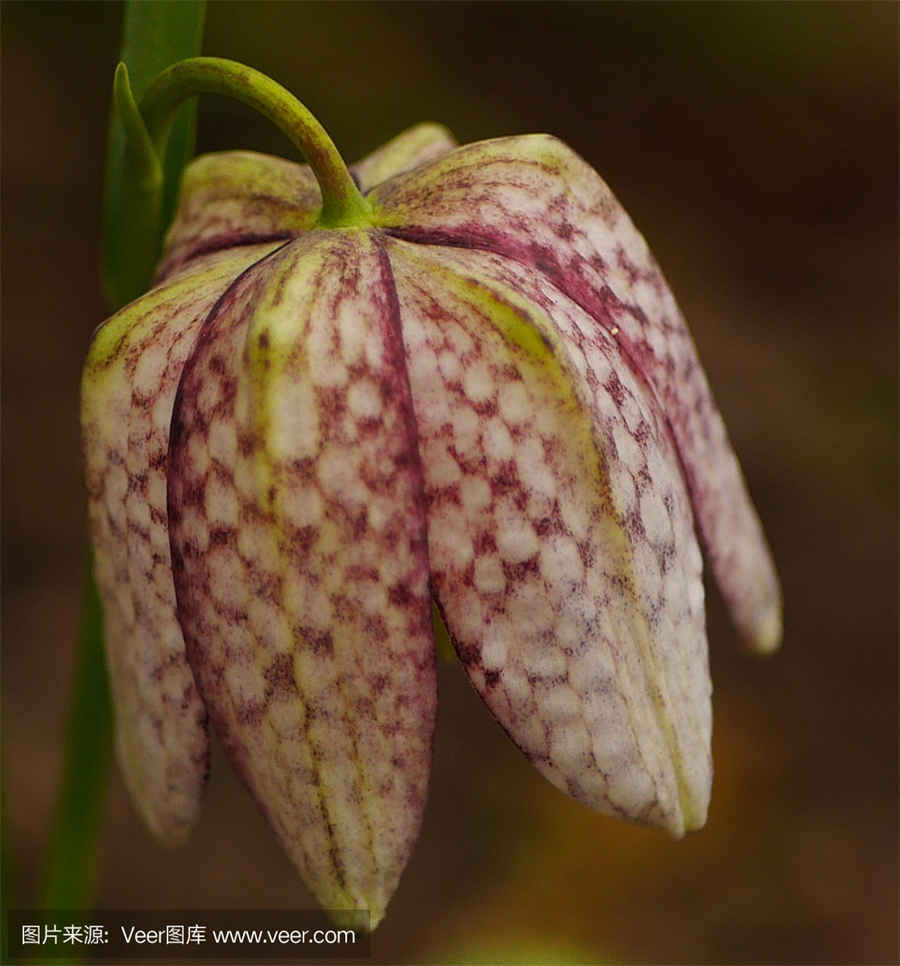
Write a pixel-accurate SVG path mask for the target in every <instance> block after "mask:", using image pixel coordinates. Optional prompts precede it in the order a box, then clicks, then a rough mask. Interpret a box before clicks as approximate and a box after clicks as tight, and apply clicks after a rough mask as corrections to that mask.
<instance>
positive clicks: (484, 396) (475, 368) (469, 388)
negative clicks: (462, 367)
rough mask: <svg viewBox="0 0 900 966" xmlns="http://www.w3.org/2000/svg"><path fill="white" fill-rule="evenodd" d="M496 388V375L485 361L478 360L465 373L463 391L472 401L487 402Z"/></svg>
mask: <svg viewBox="0 0 900 966" xmlns="http://www.w3.org/2000/svg"><path fill="white" fill-rule="evenodd" d="M495 388H496V383H495V381H494V377H493V375H492V374H491V371H490V369H489V368H488V367H487V365H486V364H485V363H484V362H481V361H476V362H474V363H473V364H472V365H471V366H469V367H468V368H467V369H466V371H465V372H464V373H463V392H464V393H465V394H466V397H467V398H468V399H469V400H471V401H472V402H475V403H479V402H485V401H487V400H488V399H490V398H491V396H492V395H493V393H494V390H495Z"/></svg>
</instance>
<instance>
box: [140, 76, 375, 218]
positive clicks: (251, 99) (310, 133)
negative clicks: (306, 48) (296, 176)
mask: <svg viewBox="0 0 900 966" xmlns="http://www.w3.org/2000/svg"><path fill="white" fill-rule="evenodd" d="M197 94H224V95H226V96H228V97H233V98H235V99H236V100H239V101H241V102H242V103H244V104H246V105H248V106H249V107H252V108H253V109H254V110H257V111H259V112H260V113H261V114H263V115H265V116H266V117H267V118H269V120H270V121H272V122H273V123H274V124H276V125H277V126H278V127H279V128H280V129H281V130H282V131H283V132H284V133H285V134H286V135H287V136H288V138H290V140H291V141H292V143H293V144H294V145H295V146H296V147H297V148H299V150H300V151H301V153H302V154H303V156H304V157H305V158H306V161H307V163H308V164H309V166H310V167H311V168H312V171H313V174H314V175H315V176H316V180H317V181H318V182H319V187H320V188H321V190H322V200H323V204H322V214H321V216H320V222H321V224H323V225H325V226H327V227H338V226H340V225H356V224H365V223H368V221H369V204H368V202H367V201H366V200H365V199H364V198H363V196H362V195H361V194H360V192H359V189H358V188H357V187H356V184H355V183H354V181H353V179H352V178H351V177H350V172H349V171H348V170H347V165H346V164H344V161H343V159H342V158H341V156H340V154H339V153H338V150H337V148H336V147H335V146H334V142H333V141H332V140H331V138H330V137H329V136H328V134H327V132H326V131H325V129H324V128H323V127H322V125H321V124H319V122H318V121H317V120H316V119H315V117H313V115H312V114H311V113H310V112H309V111H308V110H307V109H306V108H305V107H304V106H303V105H302V104H301V103H300V101H298V100H297V98H296V97H294V95H293V94H291V93H290V92H289V91H287V90H286V89H285V88H283V87H282V86H281V85H280V84H277V83H276V82H275V81H273V80H272V79H271V78H269V77H266V75H265V74H262V73H260V72H259V71H258V70H254V69H253V68H252V67H247V66H245V65H244V64H239V63H237V62H236V61H233V60H224V59H222V58H220V57H191V58H189V59H187V60H183V61H181V62H180V63H178V64H174V65H173V66H172V67H169V68H168V69H167V70H164V71H163V72H162V73H161V74H160V75H159V76H158V77H156V79H155V80H153V81H152V82H151V83H150V86H149V87H148V88H147V90H146V92H145V94H144V96H143V98H142V99H141V102H140V108H141V114H142V115H143V117H144V121H145V122H146V124H147V129H148V131H149V132H150V136H151V138H152V139H153V143H154V145H155V146H156V150H157V153H161V147H162V146H163V145H164V143H165V138H166V134H167V131H168V126H169V124H170V123H171V120H172V117H173V116H174V113H175V111H176V109H177V108H178V106H179V105H180V104H181V102H182V101H184V100H186V99H187V98H189V97H194V96H195V95H197Z"/></svg>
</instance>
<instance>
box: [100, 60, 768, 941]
mask: <svg viewBox="0 0 900 966" xmlns="http://www.w3.org/2000/svg"><path fill="white" fill-rule="evenodd" d="M186 64H187V65H193V66H192V67H190V66H189V67H188V68H185V67H184V65H179V69H181V71H182V73H181V75H177V74H176V75H174V76H176V77H178V76H180V77H181V78H182V81H181V83H182V84H183V83H184V81H183V79H184V77H192V78H193V80H192V81H191V83H192V84H193V85H194V87H193V89H192V90H191V92H193V93H196V90H197V89H203V90H223V89H224V88H225V87H226V86H227V85H228V83H231V82H230V81H229V80H228V78H234V77H237V78H238V79H239V80H240V81H241V83H246V82H247V78H248V77H250V76H251V75H253V79H255V78H257V77H258V75H255V72H249V73H248V69H246V68H240V69H238V67H237V65H233V64H230V62H224V61H212V60H209V59H200V60H196V61H190V62H186ZM191 70H193V74H191ZM167 76H168V77H170V78H171V77H172V76H173V75H172V73H171V72H168V73H167V75H163V77H164V78H165V77H167ZM197 78H200V80H199V81H198V80H197ZM223 78H224V79H223ZM166 83H167V82H166V81H163V82H162V83H161V84H158V85H157V87H156V88H153V87H151V90H150V91H149V92H148V95H147V97H148V100H147V101H146V102H145V104H144V105H143V112H144V116H145V117H146V118H147V119H148V126H149V127H150V128H151V131H152V129H153V123H154V122H153V119H154V117H156V116H157V115H160V116H162V115H165V110H164V108H166V109H168V108H169V107H170V104H169V102H168V101H167V98H168V99H169V100H172V97H173V96H174V95H171V93H170V92H171V90H172V89H173V85H172V82H168V83H169V86H168V87H167V86H166ZM267 83H268V84H269V85H270V88H269V90H270V91H271V89H274V88H275V85H271V82H267ZM277 90H278V91H279V92H280V93H279V94H278V96H279V97H280V98H281V100H279V101H278V111H276V110H274V109H272V108H271V107H270V108H268V113H269V114H270V116H273V117H274V119H275V120H276V121H278V123H280V124H281V125H282V127H284V128H285V129H286V130H287V129H289V128H290V129H291V131H292V132H293V133H294V134H295V135H296V137H295V140H297V142H298V143H299V144H300V146H301V147H302V148H303V149H304V152H305V154H306V157H307V159H308V160H309V161H310V166H309V167H307V166H304V165H298V164H294V163H291V162H288V161H284V160H281V159H278V158H273V157H266V156H262V155H258V154H252V153H248V152H229V153H224V154H216V155H210V156H207V157H202V158H199V159H198V160H196V161H195V162H194V163H193V164H192V165H191V166H190V167H189V168H188V169H187V171H186V173H185V176H184V180H183V184H182V189H181V198H180V203H179V208H178V212H177V215H176V218H175V222H174V224H173V225H172V227H171V230H170V231H169V234H168V237H167V239H166V244H165V250H164V252H163V255H162V259H161V262H160V264H159V269H158V273H157V276H156V280H155V282H154V285H153V287H152V289H151V290H150V291H149V292H148V293H147V294H146V295H144V296H143V297H141V298H139V299H138V300H137V301H134V302H132V303H131V304H130V305H128V306H126V307H125V308H124V309H122V310H121V311H120V312H118V313H117V314H116V315H114V316H113V317H112V318H111V319H109V320H108V321H107V322H106V323H104V325H103V326H101V327H100V328H99V329H98V331H97V333H96V334H95V337H94V341H93V343H92V345H91V350H90V354H89V357H88V360H87V363H86V366H85V372H84V384H83V412H82V419H83V428H84V440H85V456H86V463H87V481H88V490H89V494H90V519H91V526H92V533H93V539H94V546H95V553H96V569H97V578H98V582H99V586H100V590H101V595H102V599H103V603H104V608H105V614H106V628H107V632H106V633H107V653H108V658H109V666H110V673H111V680H112V685H113V692H114V697H115V704H116V721H117V747H118V755H119V760H120V763H121V766H122V769H123V773H124V775H125V778H126V781H127V782H128V785H129V788H130V790H131V793H132V796H133V799H134V801H135V804H136V806H137V808H138V809H139V811H140V812H141V814H142V816H143V817H144V819H145V821H146V822H147V824H148V825H149V826H150V828H151V829H152V830H153V831H154V832H155V833H156V834H157V835H158V836H159V837H160V838H162V839H164V840H166V841H173V842H174V841H178V840H181V839H183V838H184V837H185V835H186V834H187V833H188V831H189V829H190V827H191V825H192V824H193V822H194V821H195V818H196V815H197V811H198V808H199V804H200V799H201V796H202V790H203V785H204V782H205V778H206V773H207V769H208V737H207V717H209V719H211V721H212V723H213V725H214V727H215V729H216V732H217V733H218V735H219V737H220V738H221V740H222V742H223V744H224V746H225V748H226V750H227V752H228V755H229V757H230V758H231V760H232V762H233V764H234V765H235V767H236V768H237V769H238V771H239V773H240V775H241V776H242V778H243V780H244V781H245V782H246V784H247V785H248V787H249V788H250V790H251V791H252V793H253V794H254V796H255V797H256V800H257V801H258V803H259V805H260V807H261V808H262V810H263V811H264V812H265V814H266V815H267V817H268V818H269V820H270V822H271V824H272V826H273V828H274V829H275V831H276V833H277V834H278V836H279V838H280V840H281V841H282V843H283V845H284V847H285V849H286V850H287V852H288V854H289V855H290V857H291V858H292V860H293V861H294V862H295V864H296V865H297V867H298V868H299V870H300V872H301V873H302V875H303V876H304V878H305V880H306V882H307V884H308V885H309V887H310V888H311V890H312V891H313V892H314V893H315V895H316V896H317V898H318V899H319V900H320V901H321V902H322V904H323V905H325V906H326V907H329V908H332V909H341V908H347V907H350V908H367V909H369V910H370V913H371V916H372V925H373V926H374V925H375V924H377V922H378V920H380V918H381V917H382V915H383V913H384V909H385V907H386V905H387V902H388V901H389V899H390V896H391V895H392V893H393V892H394V890H395V888H396V885H397V882H398V880H399V877H400V874H401V872H402V870H403V867H404V865H405V863H406V861H407V859H408V856H409V854H410V851H411V849H412V846H413V844H414V841H415V839H416V836H417V834H418V828H419V824H420V821H421V816H422V812H423V809H424V806H425V798H426V787H427V780H428V772H429V767H430V752H431V744H432V736H433V731H434V722H435V710H436V681H435V645H434V635H433V628H432V611H433V608H436V610H437V611H438V612H439V614H440V619H441V620H442V621H443V623H444V624H445V625H446V628H447V630H448V631H449V634H450V637H451V639H452V641H453V644H454V646H455V648H456V651H457V653H458V655H459V658H460V660H461V662H462V665H463V667H464V668H465V670H466V673H467V674H468V676H469V678H470V680H471V682H472V684H473V686H474V687H475V688H476V690H477V691H478V693H479V694H480V695H481V696H482V698H483V699H484V700H485V702H486V703H487V704H488V706H489V707H490V709H491V711H492V712H493V714H494V715H495V717H496V719H497V720H498V722H499V723H500V724H501V725H502V727H503V728H504V729H505V730H506V731H507V732H508V733H509V735H510V737H511V738H512V739H513V740H514V741H515V742H516V744H517V745H518V746H519V747H520V748H521V749H522V751H523V752H524V753H525V755H526V756H527V757H528V758H529V759H530V760H531V761H532V762H533V763H534V764H535V765H536V767H537V768H538V769H539V770H540V771H541V772H542V773H543V774H544V775H545V776H546V777H547V778H548V779H549V780H550V781H551V782H553V783H554V784H555V785H556V786H557V787H559V788H560V789H562V790H563V791H565V792H567V793H569V794H570V795H572V796H574V797H575V798H576V799H578V800H579V801H581V802H583V803H585V804H587V805H589V806H590V807H592V808H595V809H598V810H599V811H602V812H605V813H608V814H613V815H618V816H620V817H623V818H628V819H631V820H633V821H637V822H641V823H645V824H650V825H658V826H661V827H664V828H667V829H668V830H669V831H670V832H672V833H673V834H674V835H676V836H680V835H682V834H683V833H684V831H685V830H689V829H694V828H699V827H700V826H702V825H703V823H704V821H705V817H706V812H707V805H708V801H709V793H710V786H711V778H712V766H711V756H710V733H711V706H710V690H711V687H710V680H709V672H708V661H707V645H706V635H705V627H704V591H703V583H702V573H701V556H700V550H699V547H698V541H697V534H699V536H700V539H701V541H702V542H703V544H704V546H705V549H706V553H707V558H708V560H709V562H710V565H711V567H712V570H713V572H714V574H715V576H716V578H717V580H718V582H719V586H720V587H721V589H722V592H723V595H724V597H725V600H726V601H727V603H728V605H729V607H730V609H731V612H732V615H733V617H734V620H735V623H736V625H737V626H738V628H739V630H740V631H741V633H742V635H743V636H744V637H745V638H746V639H747V641H748V642H749V643H750V645H751V646H752V647H754V648H756V649H758V650H760V651H769V650H772V649H774V648H775V647H776V646H777V644H778V642H779V638H780V600H779V590H778V585H777V579H776V576H775V573H774V570H773V567H772V564H771V560H770V557H769V554H768V551H767V549H766V546H765V542H764V538H763V536H762V532H761V529H760V525H759V522H758V520H757V516H756V514H755V512H754V510H753V508H752V506H751V504H750V501H749V498H748V495H747V492H746V489H745V486H744V483H743V480H742V478H741V473H740V469H739V467H738V463H737V461H736V459H735V456H734V453H733V452H732V449H731V447H730V445H729V443H728V439H727V437H726V433H725V428H724V425H723V423H722V420H721V417H720V416H719V414H718V412H717V410H716V408H715V405H714V403H713V401H712V398H711V395H710V391H709V387H708V385H707V381H706V378H705V376H704V374H703V371H702V369H701V368H700V365H699V362H698V360H697V355H696V352H695V349H694V346H693V344H692V341H691V338H690V335H689V334H688V330H687V327H686V325H685V323H684V320H683V318H682V316H681V314H680V312H679V310H678V307H677V305H676V304H675V301H674V299H673V297H672V295H671V293H670V291H669V289H668V286H667V285H666V282H665V280H664V278H663V276H662V274H661V273H660V270H659V268H658V267H657V265H656V263H655V262H654V260H653V258H652V256H651V254H650V252H649V251H648V249H647V246H646V244H645V242H644V240H643V239H642V237H641V236H640V235H639V234H638V233H637V231H636V230H635V228H634V226H633V225H632V224H631V221H630V220H629V218H628V216H627V215H626V213H625V212H624V211H623V209H622V208H621V206H620V205H619V203H618V202H617V201H616V199H615V198H614V197H613V195H612V194H611V192H610V191H609V189H608V188H607V186H606V185H605V184H604V182H603V181H602V180H601V179H600V177H599V176H598V175H597V174H596V173H595V172H594V171H593V170H592V169H591V168H590V167H589V166H588V165H587V164H586V163H585V162H584V161H582V160H581V159H580V158H579V157H578V156H577V155H576V154H575V153H574V152H573V151H572V150H570V149H569V148H568V147H566V146H565V145H564V144H562V143H561V142H559V141H558V140H556V139H555V138H552V137H549V136H545V135H531V136H525V137H507V138H500V139H496V140H492V141H485V142H480V143H477V144H470V145H466V146H464V147H456V146H455V144H454V142H453V141H452V139H451V138H450V136H449V135H448V133H447V132H446V131H445V130H444V129H442V128H439V127H437V126H435V125H422V126H419V127H417V128H414V129H413V130H412V131H409V132H407V133H406V134H404V135H401V136H400V137H398V138H396V139H395V140H394V141H392V142H390V143H389V144H388V145H386V146H385V147H384V148H382V149H380V150H379V151H377V152H376V153H375V154H374V155H372V156H370V157H369V158H367V159H366V160H364V161H362V162H360V163H359V164H358V165H356V166H355V167H353V168H352V169H351V170H352V175H353V181H351V180H350V176H349V175H348V174H347V171H346V169H344V168H343V165H342V164H341V163H340V158H339V157H338V156H337V153H336V152H334V149H333V145H331V142H330V141H328V140H327V135H324V132H321V129H319V128H318V126H317V125H315V122H314V121H313V122H310V121H309V119H308V116H307V115H303V116H302V122H303V123H302V124H300V122H297V124H295V125H294V127H293V128H291V123H293V122H292V121H290V117H291V116H292V117H294V118H296V112H295V114H294V115H291V116H289V115H290V110H289V108H290V104H289V101H287V100H285V98H286V97H288V96H287V95H286V93H285V92H283V91H281V89H280V88H279V89H277ZM154 92H155V93H154ZM160 92H162V93H160ZM230 92H231V93H234V91H233V90H231V91H230ZM181 96H183V94H182V95H181ZM154 97H155V98H156V100H154ZM244 99H247V100H250V101H251V102H253V103H255V104H257V106H259V103H260V102H261V100H263V98H262V97H261V96H256V99H255V100H254V99H253V98H252V97H249V96H245V97H244ZM293 103H294V104H296V102H293ZM161 104H162V106H160V105H161ZM285 104H288V107H285ZM290 109H293V108H290ZM279 111H280V113H279ZM285 117H288V120H287V121H286V120H285ZM159 125H160V126H161V127H162V126H164V125H162V122H159ZM303 125H306V126H305V127H304V126H303ZM313 125H315V126H313ZM298 129H299V130H301V134H300V135H297V134H296V132H297V130H298ZM310 131H311V132H312V133H310ZM304 137H305V140H304ZM331 152H333V155H332V153H331ZM335 158H336V159H337V160H336V161H335V160H334V159H335Z"/></svg>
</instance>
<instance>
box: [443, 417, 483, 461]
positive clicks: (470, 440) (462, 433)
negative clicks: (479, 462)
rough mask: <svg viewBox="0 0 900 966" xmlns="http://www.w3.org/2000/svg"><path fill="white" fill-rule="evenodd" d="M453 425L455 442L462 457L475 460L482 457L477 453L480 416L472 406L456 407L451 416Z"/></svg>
mask: <svg viewBox="0 0 900 966" xmlns="http://www.w3.org/2000/svg"><path fill="white" fill-rule="evenodd" d="M450 418H451V422H452V425H453V442H454V445H455V446H456V451H457V452H458V453H459V454H460V456H465V457H468V458H470V459H471V458H473V457H475V456H480V451H477V444H478V429H479V421H478V414H477V413H476V412H475V410H474V409H472V408H471V407H470V406H465V405H456V406H454V408H453V410H452V411H451V414H450Z"/></svg>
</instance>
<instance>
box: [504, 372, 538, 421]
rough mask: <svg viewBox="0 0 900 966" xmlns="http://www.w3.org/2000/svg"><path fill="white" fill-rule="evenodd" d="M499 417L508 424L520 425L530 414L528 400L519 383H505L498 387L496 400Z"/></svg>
mask: <svg viewBox="0 0 900 966" xmlns="http://www.w3.org/2000/svg"><path fill="white" fill-rule="evenodd" d="M497 402H498V405H499V406H500V415H501V416H502V417H503V418H504V419H505V420H506V421H507V422H508V423H520V422H524V421H525V420H526V419H528V417H529V415H530V414H531V406H530V400H529V398H528V393H527V392H526V390H525V386H524V385H522V383H521V382H518V381H514V382H506V383H504V384H503V385H502V386H501V387H500V393H499V396H498V398H497Z"/></svg>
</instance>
